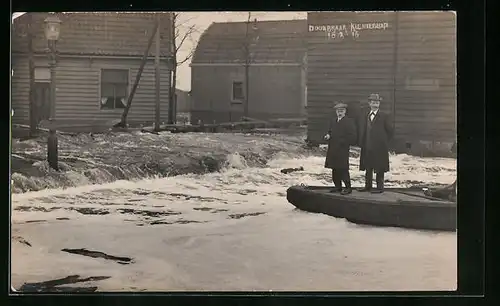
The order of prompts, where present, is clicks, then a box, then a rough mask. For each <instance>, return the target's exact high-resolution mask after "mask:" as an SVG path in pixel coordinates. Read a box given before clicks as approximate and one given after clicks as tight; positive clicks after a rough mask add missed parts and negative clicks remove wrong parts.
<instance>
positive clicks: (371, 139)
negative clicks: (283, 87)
mask: <svg viewBox="0 0 500 306" xmlns="http://www.w3.org/2000/svg"><path fill="white" fill-rule="evenodd" d="M381 101H382V99H381V97H380V95H379V94H371V95H370V96H369V97H368V104H369V106H370V110H369V111H368V112H366V113H364V114H362V115H361V116H360V118H358V120H357V121H358V124H357V128H356V125H355V123H354V120H353V119H351V118H349V117H345V112H346V109H347V105H345V104H344V103H339V104H337V105H336V106H335V109H336V114H337V118H335V119H334V120H333V121H332V123H331V124H330V130H329V131H328V134H327V135H325V140H328V151H327V158H326V162H325V167H326V168H331V169H332V180H333V183H334V185H335V188H334V189H333V190H332V192H339V191H340V188H341V185H340V180H343V181H344V184H345V186H346V188H345V189H344V190H343V191H342V192H341V193H342V194H349V193H351V192H352V189H351V182H350V175H349V147H350V145H355V144H356V143H357V145H359V146H360V147H361V157H360V165H359V169H360V170H361V171H365V187H364V188H361V189H360V190H359V191H360V192H367V191H370V192H372V193H382V192H384V173H385V172H387V171H389V141H390V140H391V139H392V136H393V127H392V123H391V120H390V118H389V116H388V115H387V114H385V113H383V112H381V111H380V102H381ZM341 122H342V123H341ZM356 135H357V137H356ZM356 138H357V139H356ZM373 172H375V173H376V182H377V188H376V189H374V190H372V185H373Z"/></svg>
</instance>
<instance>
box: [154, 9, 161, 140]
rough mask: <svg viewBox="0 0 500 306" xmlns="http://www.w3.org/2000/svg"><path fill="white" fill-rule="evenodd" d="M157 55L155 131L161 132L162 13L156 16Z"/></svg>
mask: <svg viewBox="0 0 500 306" xmlns="http://www.w3.org/2000/svg"><path fill="white" fill-rule="evenodd" d="M156 16H157V17H156V23H157V28H158V29H157V30H156V54H155V83H156V84H155V85H156V88H155V89H156V97H155V98H156V99H155V102H156V103H155V131H159V130H160V13H157V15H156Z"/></svg>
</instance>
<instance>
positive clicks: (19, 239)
mask: <svg viewBox="0 0 500 306" xmlns="http://www.w3.org/2000/svg"><path fill="white" fill-rule="evenodd" d="M12 239H13V240H16V241H17V242H19V243H22V244H24V245H27V246H29V247H31V243H29V242H28V241H26V240H25V239H24V238H23V237H21V236H14V237H12Z"/></svg>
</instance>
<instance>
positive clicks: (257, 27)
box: [191, 19, 307, 64]
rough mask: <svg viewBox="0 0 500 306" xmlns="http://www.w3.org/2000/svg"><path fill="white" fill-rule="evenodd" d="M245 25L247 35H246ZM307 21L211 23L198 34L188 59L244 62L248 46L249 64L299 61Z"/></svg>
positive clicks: (302, 54)
mask: <svg viewBox="0 0 500 306" xmlns="http://www.w3.org/2000/svg"><path fill="white" fill-rule="evenodd" d="M247 28H248V35H247ZM306 34H307V20H305V19H300V20H279V21H257V22H254V21H251V22H250V23H249V24H248V27H247V22H225V23H212V24H211V25H210V26H209V27H208V28H207V29H206V30H205V32H204V33H203V34H202V35H201V37H200V40H199V42H198V45H197V47H196V50H195V52H194V55H193V59H192V61H191V63H192V64H199V63H244V62H245V60H246V58H247V57H246V54H247V52H246V46H247V45H249V46H250V47H249V50H250V54H251V56H250V61H251V62H252V63H302V62H303V60H304V56H305V54H306V49H307V45H306Z"/></svg>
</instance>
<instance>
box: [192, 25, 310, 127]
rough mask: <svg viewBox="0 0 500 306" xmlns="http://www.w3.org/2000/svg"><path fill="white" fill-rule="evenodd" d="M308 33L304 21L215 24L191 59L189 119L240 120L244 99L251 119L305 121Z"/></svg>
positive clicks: (212, 120)
mask: <svg viewBox="0 0 500 306" xmlns="http://www.w3.org/2000/svg"><path fill="white" fill-rule="evenodd" d="M306 34H307V23H306V20H282V21H255V20H254V21H250V22H227V23H213V24H211V25H210V26H209V27H208V29H207V30H206V31H205V32H204V33H203V34H202V36H201V38H200V40H199V43H198V45H197V48H196V50H195V53H194V56H193V59H192V61H191V121H192V122H194V123H196V122H198V121H202V122H205V123H213V122H230V121H238V120H240V118H241V117H243V115H244V110H245V105H244V104H245V102H246V101H245V99H246V97H245V95H248V116H249V117H251V118H256V119H264V120H266V119H274V118H301V117H305V106H306V94H305V92H306V65H305V64H306V41H305V38H306ZM247 67H248V79H247ZM247 80H248V93H247V92H246V88H247V85H246V81H247Z"/></svg>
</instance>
